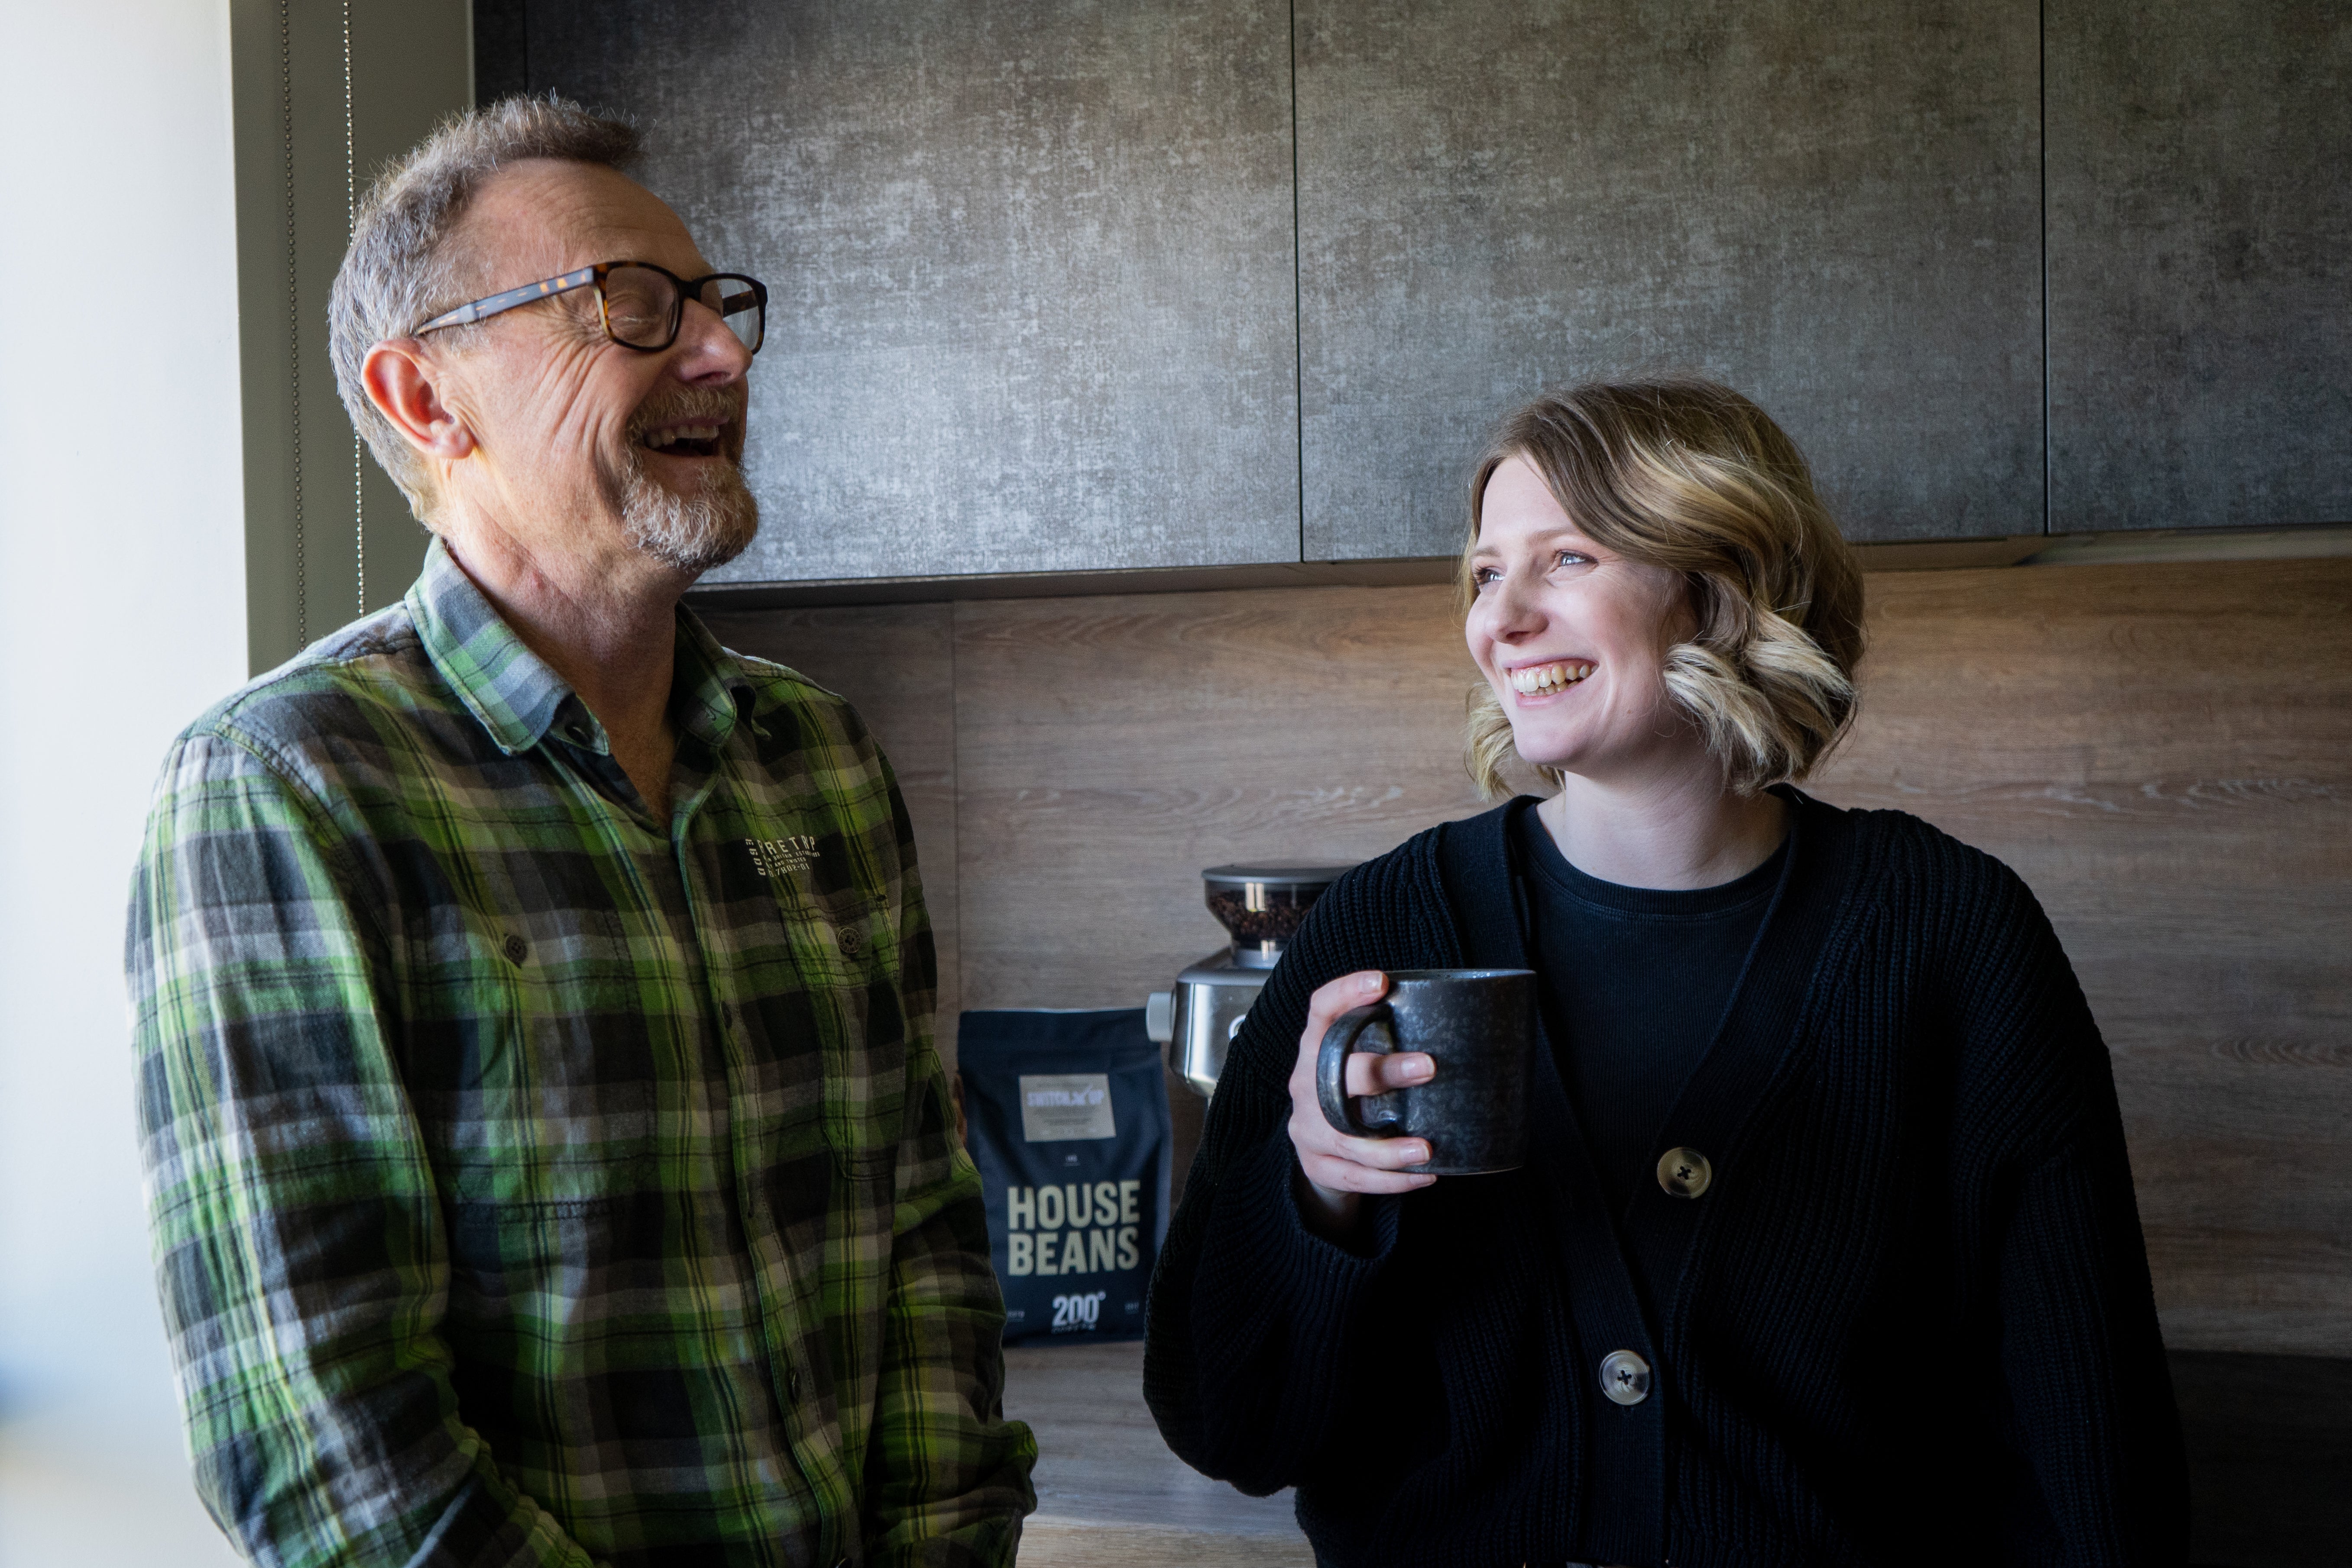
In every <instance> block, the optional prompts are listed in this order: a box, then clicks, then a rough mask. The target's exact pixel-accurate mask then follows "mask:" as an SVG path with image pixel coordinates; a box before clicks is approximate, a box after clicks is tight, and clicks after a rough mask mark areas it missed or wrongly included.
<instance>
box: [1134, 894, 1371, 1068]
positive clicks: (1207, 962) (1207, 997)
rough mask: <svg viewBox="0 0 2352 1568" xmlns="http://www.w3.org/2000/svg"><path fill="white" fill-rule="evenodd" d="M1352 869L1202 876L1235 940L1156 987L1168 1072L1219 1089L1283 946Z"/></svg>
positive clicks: (1157, 1028) (1155, 1019) (1150, 1016)
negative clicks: (1171, 984)
mask: <svg viewBox="0 0 2352 1568" xmlns="http://www.w3.org/2000/svg"><path fill="white" fill-rule="evenodd" d="M1352 869H1354V868H1353V867H1349V866H1266V865H1256V864H1247V865H1239V866H1212V867H1210V868H1208V869H1207V870H1205V871H1203V872H1202V873H1201V882H1202V891H1203V893H1204V894H1205V896H1206V898H1207V900H1208V905H1209V912H1210V913H1211V914H1213V915H1214V916H1216V917H1217V923H1218V924H1220V925H1222V926H1223V927H1224V928H1225V934H1226V935H1228V936H1230V937H1231V938H1232V939H1233V941H1232V942H1231V943H1230V944H1228V945H1227V946H1225V947H1224V948H1223V949H1220V950H1219V951H1218V952H1213V953H1211V954H1209V956H1208V957H1206V958H1204V959H1202V960H1201V961H1200V962H1199V963H1194V964H1192V965H1190V966H1189V967H1187V968H1186V969H1185V970H1184V972H1183V973H1181V974H1179V975H1178V976H1177V977H1176V988H1175V989H1174V990H1173V991H1155V992H1153V993H1152V994H1151V998H1150V1001H1149V1002H1148V1003H1146V1004H1145V1006H1144V1024H1145V1026H1146V1028H1147V1030H1148V1031H1149V1032H1150V1036H1151V1037H1152V1038H1153V1039H1155V1040H1158V1041H1160V1042H1161V1044H1162V1045H1164V1046H1165V1047H1167V1054H1168V1069H1169V1070H1170V1071H1171V1072H1172V1073H1174V1074H1175V1075H1176V1076H1177V1077H1178V1078H1181V1079H1183V1080H1184V1081H1185V1082H1186V1083H1187V1084H1189V1085H1190V1086H1192V1091H1193V1092H1194V1093H1196V1094H1198V1095H1200V1096H1202V1098H1203V1099H1205V1098H1207V1096H1208V1095H1209V1094H1210V1093H1212V1092H1213V1090H1214V1089H1216V1087H1217V1075H1218V1073H1220V1072H1222V1071H1223V1069H1224V1065H1225V1047H1226V1046H1227V1045H1228V1044H1229V1043H1231V1041H1232V1040H1233V1037H1234V1035H1235V1033H1237V1032H1238V1031H1239V1030H1240V1028H1241V1026H1242V1018H1243V1016H1244V1015H1246V1014H1247V1013H1248V1012H1249V1010H1250V1004H1251V1003H1253V1002H1255V1001H1256V1000H1257V994H1258V991H1259V990H1260V988H1262V987H1263V986H1264V985H1265V981H1266V976H1267V974H1268V973H1271V972H1272V971H1273V969H1274V966H1275V963H1276V962H1277V961H1278V960H1279V959H1280V958H1281V957H1282V948H1283V944H1284V943H1285V942H1288V941H1289V940H1290V938H1291V935H1292V933H1294V932H1295V931H1297V930H1298V928H1299V925H1300V924H1301V923H1302V922H1303V921H1305V920H1306V919H1307V910H1308V909H1309V908H1310V907H1312V906H1313V904H1314V902H1315V900H1317V899H1318V898H1320V897H1322V895H1323V889H1326V888H1328V887H1329V886H1330V885H1331V884H1332V882H1334V881H1335V880H1337V879H1339V876H1340V874H1341V873H1342V872H1345V871H1349V870H1352Z"/></svg>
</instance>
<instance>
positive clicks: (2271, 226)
mask: <svg viewBox="0 0 2352 1568" xmlns="http://www.w3.org/2000/svg"><path fill="white" fill-rule="evenodd" d="M2048 18H2049V19H2048V28H2049V82H2050V95H2049V129H2048V135H2049V144H2050V454H2051V456H2050V464H2051V526H2052V528H2053V531H2058V532H2084V531H2098V530H2104V529H2130V528H2218V527H2227V526H2238V525H2250V526H2260V525H2273V526H2274V525H2278V524H2286V523H2307V522H2345V521H2352V9H2347V7H2346V6H2344V5H2342V4H2340V3H2329V0H2282V3H2255V4H2239V5H2210V4H2206V3H2202V0H2141V3H2139V4H2136V5H2122V4H2118V3H2117V0H2048Z"/></svg>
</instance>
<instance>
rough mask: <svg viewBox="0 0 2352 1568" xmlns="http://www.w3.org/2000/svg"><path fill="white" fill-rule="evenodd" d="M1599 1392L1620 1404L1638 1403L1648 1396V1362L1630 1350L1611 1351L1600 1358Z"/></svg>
mask: <svg viewBox="0 0 2352 1568" xmlns="http://www.w3.org/2000/svg"><path fill="white" fill-rule="evenodd" d="M1601 1393H1603V1394H1607V1395H1608V1396H1609V1397H1610V1398H1612V1399H1613V1400H1615V1401H1616V1402H1617V1403H1618V1404H1620V1405H1639V1404H1641V1403H1642V1401H1643V1400H1644V1399H1647V1398H1649V1397H1650V1363H1648V1362H1645V1361H1643V1359H1642V1358H1641V1357H1640V1356H1637V1355H1635V1354H1634V1353H1633V1352H1632V1351H1611V1352H1609V1353H1608V1354H1607V1355H1605V1356H1602V1357H1601Z"/></svg>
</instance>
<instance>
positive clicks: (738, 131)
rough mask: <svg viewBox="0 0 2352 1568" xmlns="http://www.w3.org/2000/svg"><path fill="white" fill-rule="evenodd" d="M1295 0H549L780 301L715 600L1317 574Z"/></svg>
mask: <svg viewBox="0 0 2352 1568" xmlns="http://www.w3.org/2000/svg"><path fill="white" fill-rule="evenodd" d="M1287 18H1288V10H1287V7H1286V5H1283V4H1281V3H1279V0H1171V3H1167V4H1153V5H1132V4H1127V3H1122V0H1061V3H1058V4H1052V3H1048V4H1037V5H993V4H989V3H987V0H946V3H942V0H816V3H812V4H795V5H728V6H712V5H701V4H698V3H695V0H591V3H588V4H571V3H568V0H567V3H565V4H561V5H559V4H554V3H552V0H531V3H530V5H528V6H527V10H526V16H525V24H526V26H525V31H526V33H527V37H526V38H525V40H524V47H526V49H527V51H528V79H529V81H530V87H531V88H532V89H534V90H536V91H541V92H544V91H546V90H548V89H551V88H552V89H558V90H560V91H562V92H563V93H565V94H567V95H570V96H574V97H577V98H579V99H581V100H583V101H585V102H587V103H588V104H590V105H591V106H601V107H604V108H608V109H613V110H622V111H625V112H627V113H629V114H631V115H634V116H635V118H636V119H637V120H638V121H639V122H640V123H641V124H642V125H643V126H644V127H645V129H646V132H647V133H648V138H649V141H650V143H651V155H650V157H649V158H648V159H647V160H646V166H645V168H644V169H643V171H642V172H641V177H642V178H643V179H644V180H645V182H646V184H647V185H648V186H650V187H651V188H652V189H653V190H654V191H655V192H656V193H657V194H658V195H662V196H663V197H665V198H666V199H667V200H668V201H669V202H670V203H671V205H674V206H675V207H676V208H677V211H678V213H679V215H680V216H682V217H683V218H684V219H685V220H686V222H687V224H688V227H690V228H691V229H692V230H693V232H694V234H695V237H696V238H697V239H698V242H699V243H700V244H701V246H702V248H703V251H704V253H705V254H706V255H707V256H709V258H710V260H711V262H712V264H713V265H715V266H720V267H725V268H730V269H735V270H740V271H745V272H749V273H751V274H752V275H753V276H755V277H758V278H760V279H762V280H764V281H765V282H766V283H767V284H768V286H769V288H770V289H771V291H772V292H771V296H770V301H771V302H770V307H769V318H768V343H767V346H766V348H765V349H763V350H762V351H761V354H760V358H759V362H758V364H757V366H756V368H755V369H754V370H753V371H752V375H751V430H750V450H749V454H748V469H749V473H750V477H751V485H752V489H754V490H755V491H756V493H757V494H758V496H759V498H760V502H761V514H762V518H763V524H762V528H761V536H760V539H759V542H757V543H755V544H754V545H753V546H752V548H751V552H749V553H748V554H746V555H745V556H744V557H743V558H742V559H741V560H740V561H738V562H736V563H734V564H733V565H731V566H730V567H728V568H725V569H724V570H722V571H720V572H718V573H715V574H712V577H711V578H710V579H709V580H710V581H714V582H761V581H806V580H811V579H827V578H866V577H884V576H928V575H933V574H969V573H996V572H1044V571H1083V570H1087V569H1090V568H1108V567H1156V566H1192V565H1207V564H1219V563H1244V562H1279V561H1296V560H1297V558H1298V468H1297V462H1298V456H1297V315H1296V305H1297V301H1296V296H1295V293H1294V281H1295V278H1294V268H1293V262H1292V228H1291V169H1290V40H1289V36H1288V21H1287Z"/></svg>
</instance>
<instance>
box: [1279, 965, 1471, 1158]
mask: <svg viewBox="0 0 2352 1568" xmlns="http://www.w3.org/2000/svg"><path fill="white" fill-rule="evenodd" d="M1388 988H1389V981H1388V976H1387V975H1385V974H1383V973H1381V972H1380V971H1379V970H1376V969H1367V970H1360V971H1358V972H1357V973H1353V974H1343V975H1341V976H1339V978H1338V979H1337V980H1333V981H1329V982H1327V983H1326V984H1322V985H1320V986H1318V987H1317V988H1316V991H1315V994H1314V995H1313V996H1311V997H1309V998H1308V999H1307V1027H1306V1029H1305V1030H1304V1032H1302V1033H1301V1034H1300V1036H1299V1037H1298V1059H1297V1064H1296V1065H1295V1066H1294V1067H1293V1068H1292V1069H1291V1074H1290V1129H1289V1131H1290V1142H1291V1144H1292V1146H1293V1147H1294V1148H1295V1149H1297V1153H1298V1169H1299V1172H1300V1173H1301V1174H1302V1175H1304V1176H1305V1177H1306V1178H1307V1180H1308V1181H1309V1182H1312V1183H1313V1184H1315V1185H1316V1186H1318V1187H1320V1188H1322V1189H1324V1190H1325V1191H1327V1192H1332V1193H1409V1192H1412V1190H1413V1189H1415V1188H1416V1187H1425V1186H1427V1185H1429V1184H1430V1183H1432V1182H1433V1181H1435V1180H1436V1179H1437V1178H1436V1177H1434V1176H1431V1175H1426V1174H1423V1173H1417V1172H1412V1171H1408V1170H1405V1169H1404V1167H1405V1166H1408V1165H1418V1164H1420V1163H1423V1162H1424V1161H1426V1160H1427V1159H1428V1158H1429V1157H1430V1152H1429V1145H1428V1143H1427V1142H1424V1141H1423V1140H1422V1139H1419V1138H1359V1137H1353V1136H1350V1135H1349V1134H1348V1133H1345V1132H1341V1131H1339V1130H1338V1129H1337V1128H1335V1127H1333V1126H1332V1125H1331V1124H1330V1122H1329V1121H1328V1120H1326V1119H1325V1117H1324V1115H1323V1107H1322V1103H1321V1101H1320V1100H1318V1098H1317V1096H1316V1088H1315V1071H1316V1063H1317V1059H1318V1057H1320V1055H1321V1054H1322V1049H1323V1037H1324V1036H1325V1035H1326V1034H1327V1033H1328V1032H1329V1030H1330V1028H1331V1026H1332V1025H1333V1024H1335V1023H1337V1022H1338V1021H1339V1016H1340V1015H1342V1014H1344V1013H1346V1012H1347V1011H1348V1010H1349V1008H1352V1007H1361V1006H1363V1005H1366V1004H1368V1003H1371V1002H1377V1001H1379V1000H1380V999H1381V996H1382V995H1383V994H1385V993H1386V992H1387V991H1388ZM1435 1067H1436V1064H1435V1063H1433V1062H1432V1061H1431V1060H1430V1058H1429V1057H1428V1056H1427V1055H1426V1054H1425V1053H1423V1052H1420V1051H1399V1052H1393V1053H1391V1054H1389V1055H1386V1056H1378V1055H1374V1054H1372V1053H1370V1052H1353V1053H1350V1055H1349V1060H1348V1075H1347V1078H1348V1093H1349V1095H1350V1096H1362V1095H1367V1094H1384V1093H1386V1092H1388V1091H1389V1090H1391V1089H1403V1088H1405V1087H1406V1086H1408V1085H1410V1084H1415V1083H1426V1082H1427V1081H1429V1079H1430V1078H1431V1077H1432V1076H1433V1073H1434V1071H1435Z"/></svg>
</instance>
